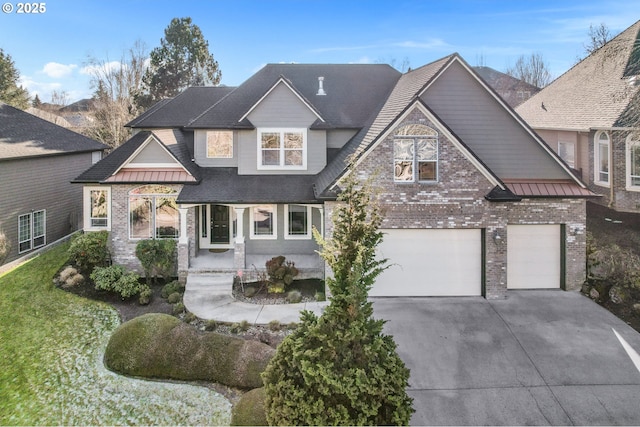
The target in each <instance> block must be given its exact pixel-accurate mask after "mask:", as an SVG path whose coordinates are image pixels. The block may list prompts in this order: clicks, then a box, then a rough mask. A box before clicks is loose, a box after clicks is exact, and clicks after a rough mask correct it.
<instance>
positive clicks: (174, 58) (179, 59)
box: [137, 18, 221, 108]
mask: <svg viewBox="0 0 640 427" xmlns="http://www.w3.org/2000/svg"><path fill="white" fill-rule="evenodd" d="M220 78H221V72H220V70H219V68H218V62H217V61H216V60H215V59H214V58H213V54H212V53H211V52H209V42H207V40H206V39H205V38H204V35H203V34H202V31H201V30H200V28H199V27H198V26H197V25H195V24H193V23H192V21H191V18H174V19H172V20H171V23H170V24H169V26H168V27H167V28H166V29H165V30H164V38H162V39H161V40H160V46H159V47H157V48H155V49H153V50H152V51H151V61H150V64H149V69H148V70H147V72H146V73H145V75H144V77H143V81H144V91H143V92H141V93H140V94H138V96H137V102H138V105H139V106H140V107H141V108H148V107H150V106H151V105H153V104H154V103H155V102H157V101H160V100H161V99H164V98H170V97H173V96H176V95H177V94H178V93H180V92H181V91H182V90H184V89H186V88H187V87H189V86H206V85H213V86H215V85H217V84H219V83H220Z"/></svg>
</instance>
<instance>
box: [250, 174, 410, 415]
mask: <svg viewBox="0 0 640 427" xmlns="http://www.w3.org/2000/svg"><path fill="white" fill-rule="evenodd" d="M368 188H369V187H368V185H367V184H366V183H365V184H364V185H360V183H359V182H357V181H356V178H355V177H354V176H353V175H351V176H349V177H348V178H347V179H346V180H345V182H344V186H343V189H342V193H341V194H340V197H339V200H340V201H342V202H344V203H343V204H341V205H339V206H338V207H337V208H336V210H335V211H334V214H333V216H332V222H333V237H332V239H331V240H328V241H325V240H324V239H323V238H322V236H320V235H319V233H318V232H317V230H314V236H315V237H316V241H317V242H318V244H319V245H320V247H321V248H322V250H321V251H320V255H321V256H322V258H323V259H324V260H325V261H326V262H327V264H328V265H329V267H331V270H332V271H333V273H334V274H333V277H330V278H328V279H327V285H328V286H329V289H330V291H331V294H332V298H331V300H330V304H329V305H328V306H327V307H326V309H325V311H324V312H323V314H322V316H320V317H318V316H316V315H315V314H314V313H313V312H310V311H303V312H302V315H301V319H300V324H299V326H298V328H297V329H296V330H295V331H294V332H293V333H292V334H290V335H288V336H287V337H286V338H285V339H284V340H283V341H282V343H281V344H280V345H279V346H278V348H277V351H276V355H275V356H274V358H273V359H272V360H271V362H270V363H269V365H268V366H267V369H266V370H265V372H264V374H263V375H262V378H263V380H264V392H265V408H266V412H267V414H266V416H267V420H268V422H269V424H270V425H408V423H409V421H410V419H411V414H412V413H413V412H414V410H413V408H412V402H413V400H412V399H411V398H410V397H409V396H408V395H407V392H406V389H407V387H408V384H409V382H408V381H409V370H408V369H407V368H406V366H405V365H404V363H403V362H402V359H400V357H399V356H398V354H397V352H396V344H395V342H394V341H393V337H391V336H389V335H385V334H384V333H383V331H382V329H383V325H384V321H382V320H376V319H374V318H373V305H372V303H371V302H370V301H369V300H368V298H367V297H368V292H369V289H371V286H372V285H373V283H374V282H375V279H376V277H377V276H378V275H379V274H380V273H381V272H382V271H384V269H385V268H386V260H384V259H378V258H377V251H376V247H377V246H378V244H379V243H380V242H381V241H382V237H383V235H382V232H380V231H379V229H378V228H379V226H380V224H381V222H382V216H381V214H380V211H379V210H378V207H377V204H376V201H375V200H376V199H375V196H374V194H373V192H372V191H370V190H369V189H368Z"/></svg>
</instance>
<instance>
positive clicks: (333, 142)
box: [327, 129, 358, 148]
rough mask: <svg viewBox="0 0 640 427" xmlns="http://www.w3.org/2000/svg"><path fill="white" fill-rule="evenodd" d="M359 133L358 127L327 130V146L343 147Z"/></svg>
mask: <svg viewBox="0 0 640 427" xmlns="http://www.w3.org/2000/svg"><path fill="white" fill-rule="evenodd" d="M356 133H358V131H357V130H356V129H338V130H331V131H328V132H327V148H342V147H343V146H344V144H346V143H347V142H349V140H350V139H351V138H353V137H354V136H355V134H356Z"/></svg>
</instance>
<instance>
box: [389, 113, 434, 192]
mask: <svg viewBox="0 0 640 427" xmlns="http://www.w3.org/2000/svg"><path fill="white" fill-rule="evenodd" d="M393 169H394V171H393V180H394V181H395V182H416V181H418V182H436V181H438V133H437V132H436V131H435V130H434V129H431V128H430V127H428V126H425V125H420V124H415V125H407V126H403V127H401V128H400V129H399V130H398V131H397V132H396V134H395V135H394V138H393Z"/></svg>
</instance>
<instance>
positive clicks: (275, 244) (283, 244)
mask: <svg viewBox="0 0 640 427" xmlns="http://www.w3.org/2000/svg"><path fill="white" fill-rule="evenodd" d="M311 216H312V221H313V222H312V224H313V225H314V226H315V227H316V228H317V229H318V230H320V229H321V221H322V219H321V218H320V211H319V210H318V209H315V208H314V209H311ZM249 218H250V217H249V213H248V212H247V213H246V214H245V218H244V230H245V242H246V246H245V248H246V251H247V254H253V255H272V256H277V255H282V254H307V255H308V254H312V253H314V251H316V250H318V245H317V243H316V242H315V240H314V239H313V237H312V238H311V239H308V240H287V239H285V238H284V234H285V228H284V205H278V218H277V219H278V238H277V239H275V240H252V239H251V237H250V229H251V224H250V223H249ZM291 261H294V262H295V259H292V260H291ZM258 267H260V266H258Z"/></svg>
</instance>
